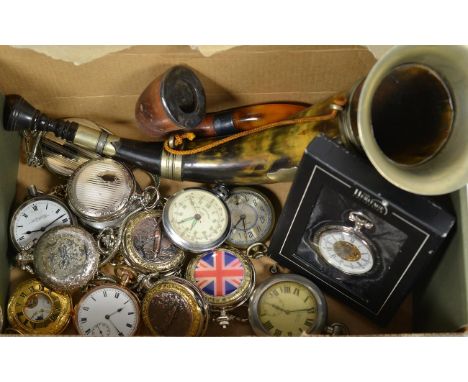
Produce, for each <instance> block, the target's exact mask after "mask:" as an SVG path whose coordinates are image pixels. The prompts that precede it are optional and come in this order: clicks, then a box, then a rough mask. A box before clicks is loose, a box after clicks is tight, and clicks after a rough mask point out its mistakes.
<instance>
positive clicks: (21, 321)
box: [7, 279, 72, 335]
mask: <svg viewBox="0 0 468 382" xmlns="http://www.w3.org/2000/svg"><path fill="white" fill-rule="evenodd" d="M37 294H42V295H44V296H46V297H47V298H48V299H49V301H50V303H51V306H52V311H51V312H50V313H49V315H48V316H47V317H46V318H44V319H43V320H40V321H35V320H33V319H31V318H28V317H27V315H26V314H25V308H26V304H27V303H28V300H29V299H30V298H32V297H33V296H35V295H37ZM7 311H8V321H9V323H10V325H11V326H12V327H13V328H14V329H16V330H17V331H18V332H20V333H21V334H42V335H52V334H59V333H61V332H63V330H64V329H65V328H66V327H67V325H68V322H69V320H70V317H71V313H72V300H71V297H70V296H69V295H68V294H67V293H59V292H55V291H53V290H50V289H49V288H47V287H46V286H44V285H43V284H42V283H41V282H40V281H38V280H35V279H31V280H27V281H24V282H23V283H21V284H20V285H18V287H17V288H16V290H15V291H14V292H13V294H12V295H11V297H10V300H9V302H8V307H7Z"/></svg>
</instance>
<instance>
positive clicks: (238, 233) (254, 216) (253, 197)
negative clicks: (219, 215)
mask: <svg viewBox="0 0 468 382" xmlns="http://www.w3.org/2000/svg"><path fill="white" fill-rule="evenodd" d="M226 204H227V206H228V208H229V212H230V215H231V233H230V234H229V237H228V239H227V240H226V243H227V244H229V245H232V246H234V247H237V248H242V249H247V248H248V247H249V246H250V245H252V244H254V243H257V242H264V241H265V240H267V239H268V237H269V236H270V234H271V231H272V230H273V227H274V225H275V210H274V208H273V204H272V203H271V201H270V200H269V199H268V197H267V196H266V195H265V194H263V193H262V192H260V191H258V190H257V189H254V188H251V187H235V188H233V189H232V190H230V193H229V197H228V198H227V199H226Z"/></svg>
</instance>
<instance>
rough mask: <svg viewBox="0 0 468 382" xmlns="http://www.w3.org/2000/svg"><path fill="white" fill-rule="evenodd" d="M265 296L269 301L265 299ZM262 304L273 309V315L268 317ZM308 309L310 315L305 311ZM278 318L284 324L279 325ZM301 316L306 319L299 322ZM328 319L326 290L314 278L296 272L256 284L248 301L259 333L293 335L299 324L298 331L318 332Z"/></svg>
mask: <svg viewBox="0 0 468 382" xmlns="http://www.w3.org/2000/svg"><path fill="white" fill-rule="evenodd" d="M301 292H302V293H301ZM266 296H268V297H269V301H264V300H265V297H266ZM272 301H274V303H272ZM262 304H263V305H268V307H269V309H272V310H273V311H274V313H273V317H274V319H273V318H272V319H270V320H268V315H267V314H266V312H265V311H263V312H260V309H262ZM310 304H312V305H310ZM291 307H292V308H293V309H290V308H291ZM291 313H296V314H297V313H299V314H300V315H301V316H293V315H291ZM307 313H308V314H309V316H307V315H305V314H307ZM304 315H305V316H304ZM265 319H267V321H265ZM278 319H279V320H280V321H279V322H280V323H281V328H278V327H276V326H277V325H276V321H277V320H278ZM299 319H302V320H303V322H298V320H299ZM271 321H274V322H273V323H272V322H271ZM326 321H327V302H326V300H325V297H324V295H323V293H322V292H321V291H320V289H319V288H318V287H317V286H316V285H315V284H314V283H313V282H312V281H310V280H308V279H306V278H305V277H303V276H299V275H296V274H283V275H276V276H272V277H270V278H269V279H267V280H265V281H264V282H262V283H261V284H260V285H258V286H257V287H256V288H255V291H254V292H253V293H252V296H251V298H250V301H249V322H250V325H251V327H252V329H253V331H254V332H255V334H256V335H258V336H270V335H275V336H294V335H295V334H294V330H297V326H298V325H299V326H300V327H301V328H299V332H301V333H299V335H301V334H319V333H321V332H322V331H323V329H324V328H325V324H326ZM273 330H274V331H273ZM271 331H273V333H272V332H271Z"/></svg>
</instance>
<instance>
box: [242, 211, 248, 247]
mask: <svg viewBox="0 0 468 382" xmlns="http://www.w3.org/2000/svg"><path fill="white" fill-rule="evenodd" d="M242 225H243V226H244V236H245V241H247V229H246V228H245V215H242Z"/></svg>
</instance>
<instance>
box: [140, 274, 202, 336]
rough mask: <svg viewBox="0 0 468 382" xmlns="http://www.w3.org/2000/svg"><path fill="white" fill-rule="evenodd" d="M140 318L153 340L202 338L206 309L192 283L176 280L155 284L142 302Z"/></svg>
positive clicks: (169, 279) (171, 278)
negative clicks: (158, 337)
mask: <svg viewBox="0 0 468 382" xmlns="http://www.w3.org/2000/svg"><path fill="white" fill-rule="evenodd" d="M142 317H143V321H144V323H145V325H146V327H147V328H148V330H149V331H150V332H151V333H152V334H153V335H155V336H191V337H193V336H202V335H203V334H205V332H206V329H207V327H208V323H209V317H210V314H209V307H208V304H207V302H206V300H205V299H204V298H203V295H202V293H201V292H200V290H199V289H198V288H197V286H196V285H194V284H193V283H191V282H189V281H187V280H185V279H182V278H180V277H168V278H164V279H162V280H159V281H157V282H155V283H154V284H153V285H152V286H151V287H150V288H149V290H148V291H147V293H146V294H145V297H144V298H143V302H142Z"/></svg>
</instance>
